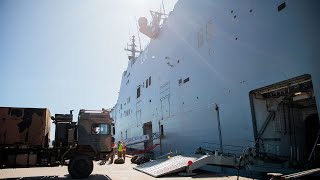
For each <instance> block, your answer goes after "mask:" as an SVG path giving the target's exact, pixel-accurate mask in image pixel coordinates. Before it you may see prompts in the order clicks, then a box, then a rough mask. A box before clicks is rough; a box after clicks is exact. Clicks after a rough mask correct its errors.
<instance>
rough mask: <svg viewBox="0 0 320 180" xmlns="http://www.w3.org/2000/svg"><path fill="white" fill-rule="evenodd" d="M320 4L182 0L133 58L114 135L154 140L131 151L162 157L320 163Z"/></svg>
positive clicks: (125, 76) (117, 107) (118, 106)
mask: <svg viewBox="0 0 320 180" xmlns="http://www.w3.org/2000/svg"><path fill="white" fill-rule="evenodd" d="M319 5H320V3H319V2H318V1H299V0H292V1H251V0H246V1H241V3H239V2H234V1H229V0H228V1H211V0H201V1H192V0H184V1H179V2H178V3H177V4H176V5H175V8H174V11H173V12H171V13H170V15H169V16H168V18H167V19H166V20H165V21H164V22H163V24H162V26H161V28H160V26H159V28H160V29H159V32H158V33H155V34H153V35H152V36H151V37H150V38H151V39H152V40H151V42H150V43H149V45H148V46H147V47H146V48H145V49H144V50H143V51H142V52H141V53H140V54H139V56H137V54H135V53H133V56H131V57H130V58H129V61H128V67H127V69H126V70H125V71H124V73H123V75H122V81H121V87H120V92H119V98H118V101H117V104H116V105H115V106H114V108H113V110H112V116H113V119H114V120H115V124H116V129H117V137H116V139H122V140H124V139H129V138H134V137H139V136H143V135H149V137H150V138H149V140H148V141H146V142H144V143H138V144H134V145H132V148H135V149H146V148H148V147H151V146H153V145H154V144H160V146H159V147H157V148H155V149H154V152H155V154H156V155H160V154H164V153H167V152H169V151H179V152H182V153H194V152H195V150H196V149H197V148H198V147H204V148H206V149H209V150H216V149H217V150H218V151H219V152H220V153H230V154H241V153H242V151H243V149H244V148H246V147H252V148H255V150H256V152H257V153H258V154H259V156H263V155H265V156H266V157H269V159H270V158H273V159H275V161H277V162H279V163H280V164H281V163H286V162H289V164H291V165H292V164H295V165H296V166H302V165H303V164H305V163H310V162H316V161H318V162H319V156H318V157H317V154H319V151H320V150H319V148H317V147H316V148H314V144H315V143H316V142H315V141H316V138H317V136H318V131H319V117H318V113H319V108H320V71H319V67H320V51H319V46H318V43H319V42H320V36H319V32H320V23H319V21H318V20H317V18H318V17H320V12H319V11H318V10H317V8H316V7H320V6H319ZM144 22H145V21H144ZM155 28H158V26H157V27H155ZM145 29H146V30H148V29H149V30H150V31H151V32H149V33H151V34H152V31H153V30H154V29H153V28H152V27H149V28H145ZM145 34H148V32H147V33H145ZM131 48H135V46H134V43H133V44H132V46H131ZM131 50H132V49H131ZM134 52H136V50H135V51H134ZM155 133H156V134H159V135H160V136H157V137H160V138H158V139H156V138H154V139H152V138H151V137H152V134H155Z"/></svg>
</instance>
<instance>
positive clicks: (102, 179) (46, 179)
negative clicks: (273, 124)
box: [3, 174, 111, 180]
mask: <svg viewBox="0 0 320 180" xmlns="http://www.w3.org/2000/svg"><path fill="white" fill-rule="evenodd" d="M18 179H19V180H20V179H21V180H38V179H39V180H41V179H43V180H57V179H63V180H68V179H72V177H71V176H70V175H69V174H66V175H65V176H64V177H58V176H31V177H19V178H6V179H3V180H18ZM86 179H89V180H111V178H110V177H109V176H107V175H102V174H91V175H90V176H89V177H88V178H86Z"/></svg>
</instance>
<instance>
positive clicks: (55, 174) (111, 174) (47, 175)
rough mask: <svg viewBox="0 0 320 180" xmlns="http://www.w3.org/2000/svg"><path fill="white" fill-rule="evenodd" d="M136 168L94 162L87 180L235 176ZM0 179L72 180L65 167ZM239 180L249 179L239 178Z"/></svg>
mask: <svg viewBox="0 0 320 180" xmlns="http://www.w3.org/2000/svg"><path fill="white" fill-rule="evenodd" d="M134 166H137V165H136V164H132V163H131V162H130V158H126V162H125V164H105V165H99V162H98V161H97V162H96V161H95V162H94V168H93V172H92V174H91V175H90V176H89V178H88V179H92V180H93V179H97V180H111V179H112V180H135V179H139V180H149V179H160V180H175V179H176V180H191V179H199V180H209V179H224V180H235V179H237V177H236V176H226V175H221V174H216V173H212V172H206V171H196V172H197V175H196V176H192V177H180V176H178V174H177V173H176V174H171V175H166V176H163V177H160V178H154V177H152V176H149V175H147V174H145V173H142V172H140V171H137V170H134V169H133V167H134ZM0 179H5V180H13V179H25V180H27V179H30V180H36V179H72V178H71V177H70V176H69V173H68V168H67V166H63V167H43V168H19V169H0ZM239 179H241V180H246V179H249V178H243V177H240V178H239Z"/></svg>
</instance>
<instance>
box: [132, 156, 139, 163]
mask: <svg viewBox="0 0 320 180" xmlns="http://www.w3.org/2000/svg"><path fill="white" fill-rule="evenodd" d="M137 159H138V156H133V157H132V158H131V163H133V164H137Z"/></svg>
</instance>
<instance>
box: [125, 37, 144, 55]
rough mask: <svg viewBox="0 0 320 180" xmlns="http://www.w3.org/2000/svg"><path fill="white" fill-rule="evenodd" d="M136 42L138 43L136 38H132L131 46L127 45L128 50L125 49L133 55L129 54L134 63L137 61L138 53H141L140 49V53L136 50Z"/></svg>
mask: <svg viewBox="0 0 320 180" xmlns="http://www.w3.org/2000/svg"><path fill="white" fill-rule="evenodd" d="M135 42H136V40H135V36H132V40H131V44H129V45H128V44H127V48H124V50H126V51H129V52H130V53H131V54H129V56H128V58H129V60H133V61H135V58H136V53H139V52H141V49H140V51H138V50H137V49H136V44H135ZM129 47H130V48H129Z"/></svg>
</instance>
